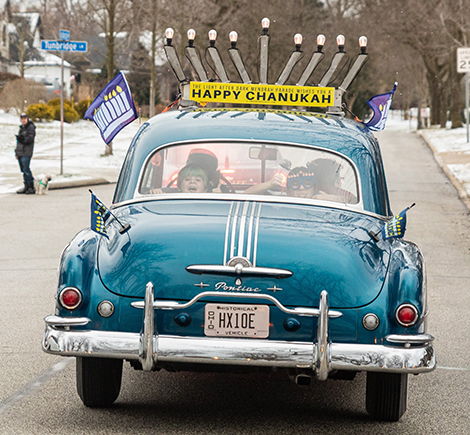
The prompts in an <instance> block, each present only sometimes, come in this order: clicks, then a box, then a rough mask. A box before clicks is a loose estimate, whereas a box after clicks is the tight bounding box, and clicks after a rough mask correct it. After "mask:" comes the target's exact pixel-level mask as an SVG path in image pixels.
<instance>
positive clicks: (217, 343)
mask: <svg viewBox="0 0 470 435" xmlns="http://www.w3.org/2000/svg"><path fill="white" fill-rule="evenodd" d="M146 299H147V300H146V302H145V307H144V326H143V332H142V334H137V333H126V332H113V331H99V330H77V329H73V328H74V326H83V325H86V324H88V323H89V322H90V319H87V318H84V317H79V318H70V317H57V316H48V317H46V319H45V322H46V330H45V332H44V337H43V343H42V348H43V350H44V351H45V352H48V353H52V354H56V355H63V356H75V357H77V356H78V357H99V358H118V359H127V360H136V361H140V362H141V364H142V368H143V369H144V370H146V371H150V370H153V369H155V368H156V367H158V366H163V365H165V364H169V363H188V364H228V365H240V366H254V367H256V366H264V367H280V368H281V367H284V368H297V369H311V370H314V371H315V373H316V376H317V378H318V379H319V380H325V379H327V378H328V374H329V373H330V372H331V371H335V370H350V371H351V370H352V371H375V372H391V373H413V374H417V373H425V372H429V371H432V370H433V369H434V368H435V367H436V358H435V354H434V348H433V346H432V340H433V337H432V336H431V335H429V334H420V335H391V336H389V337H387V338H386V340H385V341H387V342H388V343H390V345H382V344H381V345H374V344H357V343H350V344H349V343H330V342H329V340H328V316H329V315H330V316H331V315H332V314H331V313H332V312H331V311H329V310H328V305H327V294H326V292H324V294H322V298H321V301H320V307H319V310H318V311H319V313H318V316H317V317H318V327H317V341H316V342H312V343H306V342H296V341H276V340H268V339H237V338H219V337H216V338H212V337H185V336H168V335H158V334H156V333H155V331H154V316H153V313H154V312H153V310H154V308H153V304H152V303H150V301H153V294H149V295H148V298H146ZM333 315H335V313H334V312H333Z"/></svg>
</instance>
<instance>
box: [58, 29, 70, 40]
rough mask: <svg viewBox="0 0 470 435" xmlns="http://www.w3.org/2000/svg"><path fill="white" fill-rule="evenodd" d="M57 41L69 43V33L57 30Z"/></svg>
mask: <svg viewBox="0 0 470 435" xmlns="http://www.w3.org/2000/svg"><path fill="white" fill-rule="evenodd" d="M59 39H60V40H61V41H70V31H69V30H62V29H61V30H59Z"/></svg>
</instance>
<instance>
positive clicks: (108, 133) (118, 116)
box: [83, 71, 137, 144]
mask: <svg viewBox="0 0 470 435" xmlns="http://www.w3.org/2000/svg"><path fill="white" fill-rule="evenodd" d="M83 118H84V119H92V120H93V121H94V122H95V124H96V125H97V127H98V128H99V129H100V132H101V137H102V138H103V140H104V141H105V142H106V144H109V143H110V142H111V141H112V140H113V138H114V136H116V135H117V134H118V133H119V132H120V131H121V130H122V129H123V128H124V127H125V126H126V125H127V124H130V123H131V122H132V121H133V120H134V119H136V118H137V110H136V109H135V105H134V100H133V99H132V95H131V90H130V89H129V85H128V84H127V80H126V77H125V76H124V74H123V73H122V71H121V72H120V73H119V74H118V75H117V76H116V77H114V79H112V80H111V81H110V82H109V83H108V84H107V85H106V87H105V88H104V89H103V90H102V91H101V92H100V93H99V94H98V96H97V97H96V98H95V101H93V103H91V105H90V107H89V108H88V110H87V111H86V113H85V116H84V117H83Z"/></svg>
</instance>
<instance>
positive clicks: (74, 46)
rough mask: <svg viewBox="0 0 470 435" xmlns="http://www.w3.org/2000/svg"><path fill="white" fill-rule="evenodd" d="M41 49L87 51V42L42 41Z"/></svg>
mask: <svg viewBox="0 0 470 435" xmlns="http://www.w3.org/2000/svg"><path fill="white" fill-rule="evenodd" d="M41 49H42V50H48V51H74V52H75V51H79V52H85V51H87V43H86V42H82V41H67V42H66V41H45V40H44V41H41Z"/></svg>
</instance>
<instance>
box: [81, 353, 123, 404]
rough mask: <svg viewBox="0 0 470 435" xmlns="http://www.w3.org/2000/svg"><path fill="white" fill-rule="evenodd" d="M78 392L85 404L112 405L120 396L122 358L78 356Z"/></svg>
mask: <svg viewBox="0 0 470 435" xmlns="http://www.w3.org/2000/svg"><path fill="white" fill-rule="evenodd" d="M76 369H77V392H78V395H79V396H80V399H82V402H83V404H84V405H85V406H88V407H90V408H102V407H106V406H111V405H112V404H113V403H114V401H115V400H116V399H117V398H118V396H119V391H120V390H121V379H122V360H121V359H107V358H82V357H77V362H76Z"/></svg>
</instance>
